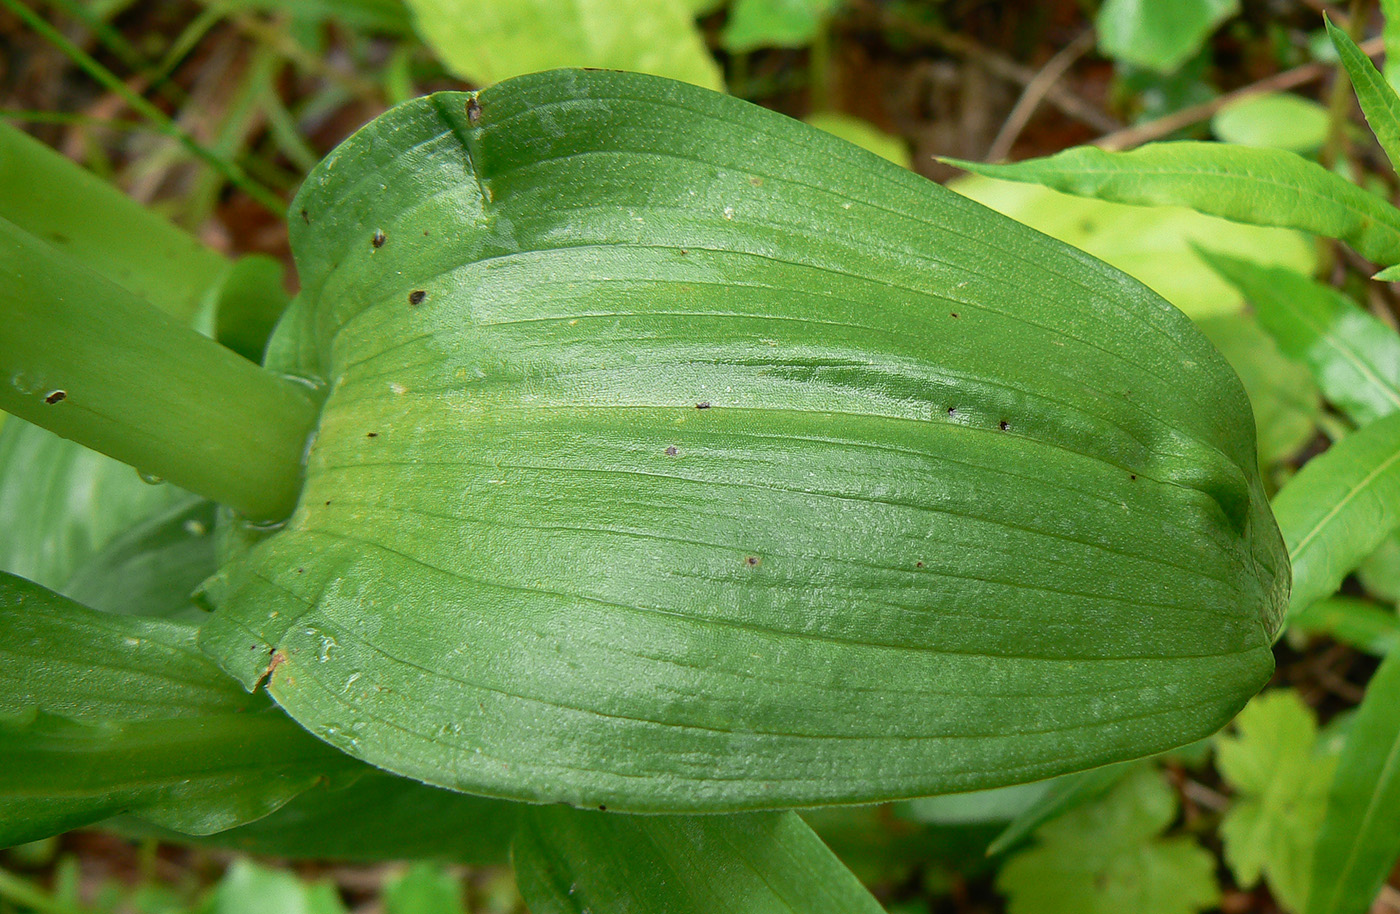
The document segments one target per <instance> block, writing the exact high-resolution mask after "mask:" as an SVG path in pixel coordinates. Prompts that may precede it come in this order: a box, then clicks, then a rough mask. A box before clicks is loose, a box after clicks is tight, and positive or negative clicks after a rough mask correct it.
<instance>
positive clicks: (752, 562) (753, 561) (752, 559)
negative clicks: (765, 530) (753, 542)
mask: <svg viewBox="0 0 1400 914" xmlns="http://www.w3.org/2000/svg"><path fill="white" fill-rule="evenodd" d="M762 561H763V559H761V558H759V557H758V556H756V555H751V556H749V557H748V558H746V559H744V564H745V565H748V566H749V567H750V568H754V567H756V566H757V565H758V564H759V563H760V562H762Z"/></svg>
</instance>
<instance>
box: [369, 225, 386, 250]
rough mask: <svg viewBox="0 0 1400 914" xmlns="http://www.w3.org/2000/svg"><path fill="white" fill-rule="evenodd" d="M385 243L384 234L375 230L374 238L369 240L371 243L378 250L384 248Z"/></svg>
mask: <svg viewBox="0 0 1400 914" xmlns="http://www.w3.org/2000/svg"><path fill="white" fill-rule="evenodd" d="M384 241H385V239H384V233H383V232H381V231H380V230H379V229H375V230H374V237H373V238H371V239H370V240H369V243H370V244H372V245H374V246H375V247H377V248H382V247H384Z"/></svg>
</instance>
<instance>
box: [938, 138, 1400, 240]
mask: <svg viewBox="0 0 1400 914" xmlns="http://www.w3.org/2000/svg"><path fill="white" fill-rule="evenodd" d="M948 161H949V162H951V163H952V164H954V165H957V166H959V167H961V168H966V169H967V170H968V171H971V172H976V173H977V174H982V175H987V176H989V177H993V178H1005V179H1006V180H1009V181H1030V182H1033V183H1037V184H1044V185H1046V186H1048V187H1052V188H1054V189H1055V190H1059V191H1064V192H1065V193H1068V194H1077V195H1079V196H1084V197H1098V198H1099V199H1102V200H1110V201H1113V202H1115V203H1131V204H1135V205H1140V206H1156V205H1162V204H1167V205H1174V206H1189V207H1191V208H1192V209H1194V210H1197V211H1199V212H1202V213H1206V214H1208V215H1212V216H1221V217H1223V218H1225V219H1231V220H1234V221H1236V222H1246V223H1249V224H1251V225H1272V226H1278V227H1281V228H1293V229H1301V230H1303V231H1307V232H1312V233H1314V234H1317V235H1326V236H1328V237H1329V238H1340V239H1341V240H1343V241H1345V242H1346V243H1347V244H1349V245H1351V246H1352V247H1353V248H1355V249H1356V250H1357V252H1358V253H1360V254H1361V255H1362V256H1363V257H1367V258H1369V259H1370V260H1373V261H1375V262H1376V263H1379V264H1382V265H1390V264H1394V263H1397V262H1400V210H1396V209H1395V207H1393V206H1391V205H1390V204H1388V203H1386V202H1385V201H1384V200H1382V199H1381V198H1380V197H1378V196H1376V195H1374V194H1372V193H1370V192H1368V191H1365V190H1362V189H1361V188H1359V187H1357V186H1356V185H1355V184H1352V183H1351V182H1350V181H1348V180H1346V179H1345V178H1343V177H1341V176H1340V175H1336V174H1333V173H1332V172H1330V171H1328V170H1327V169H1325V168H1323V167H1322V166H1321V165H1318V164H1317V163H1316V162H1310V161H1308V160H1307V159H1305V158H1303V157H1302V156H1300V155H1298V154H1296V153H1292V152H1287V151H1285V150H1282V149H1256V148H1252V147H1248V146H1229V145H1225V144H1222V143H1197V142H1188V141H1183V142H1174V143H1149V144H1147V145H1146V146H1143V147H1141V148H1139V149H1134V150H1133V151H1131V152H1106V151H1104V150H1102V149H1096V148H1094V147H1092V146H1077V147H1075V148H1074V149H1067V150H1065V151H1064V152H1061V153H1057V154H1055V155H1053V156H1049V157H1047V158H1043V159H1031V160H1028V161H1025V162H1017V163H1016V164H1014V165H985V164H982V163H979V162H964V161H960V160H953V159H949V160H948Z"/></svg>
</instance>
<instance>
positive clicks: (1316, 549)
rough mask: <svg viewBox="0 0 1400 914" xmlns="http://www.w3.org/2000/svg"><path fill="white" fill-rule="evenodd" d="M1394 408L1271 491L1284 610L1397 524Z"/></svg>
mask: <svg viewBox="0 0 1400 914" xmlns="http://www.w3.org/2000/svg"><path fill="white" fill-rule="evenodd" d="M1397 506H1400V413H1392V414H1390V415H1389V416H1385V417H1383V418H1381V419H1377V420H1376V421H1375V422H1372V423H1371V424H1369V425H1366V426H1363V427H1362V428H1361V429H1360V430H1358V431H1356V432H1353V433H1352V434H1350V435H1348V436H1347V437H1345V438H1343V439H1342V440H1341V441H1338V442H1337V443H1335V444H1333V445H1332V446H1331V447H1330V448H1328V449H1327V450H1326V451H1324V452H1323V453H1321V454H1319V455H1318V456H1316V457H1314V458H1313V459H1312V460H1309V461H1308V462H1307V463H1306V464H1304V465H1303V468H1302V469H1301V470H1299V471H1298V475H1296V476H1294V477H1293V478H1292V479H1290V480H1289V481H1288V483H1287V484H1286V485H1284V487H1283V488H1282V489H1280V490H1279V493H1278V495H1277V496H1276V497H1275V498H1274V516H1275V517H1276V518H1277V519H1278V524H1279V527H1280V529H1282V531H1283V538H1284V540H1285V542H1287V543H1288V554H1289V560H1290V562H1291V563H1292V566H1293V595H1292V600H1291V602H1290V610H1289V611H1290V612H1291V613H1296V612H1299V611H1301V610H1304V609H1306V608H1307V607H1308V606H1309V605H1311V604H1312V603H1313V602H1314V601H1317V600H1320V599H1322V598H1323V597H1326V596H1330V595H1331V594H1333V593H1336V591H1337V588H1338V587H1340V586H1341V583H1342V579H1343V578H1345V577H1346V576H1347V574H1348V573H1350V572H1351V570H1352V569H1354V568H1355V567H1356V566H1357V565H1359V564H1361V562H1362V560H1364V559H1365V558H1366V557H1367V556H1368V555H1370V554H1371V553H1372V552H1374V551H1375V550H1376V547H1377V546H1379V545H1380V544H1381V542H1382V541H1383V540H1384V539H1385V538H1386V537H1387V536H1389V535H1390V534H1391V533H1393V532H1394V531H1395V530H1396V529H1397V528H1400V511H1397Z"/></svg>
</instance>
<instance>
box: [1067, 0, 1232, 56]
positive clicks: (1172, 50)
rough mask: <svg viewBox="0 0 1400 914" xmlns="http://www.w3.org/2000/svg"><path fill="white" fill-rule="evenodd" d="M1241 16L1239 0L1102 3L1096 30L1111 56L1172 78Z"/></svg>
mask: <svg viewBox="0 0 1400 914" xmlns="http://www.w3.org/2000/svg"><path fill="white" fill-rule="evenodd" d="M1239 11H1240V0H1170V2H1167V3H1161V2H1156V0H1106V2H1105V3H1104V5H1103V6H1101V7H1099V13H1098V17H1097V18H1096V19H1095V20H1094V25H1095V27H1096V28H1097V29H1098V31H1099V50H1101V51H1103V52H1104V53H1105V54H1107V55H1108V56H1109V57H1112V58H1113V59H1114V60H1121V61H1123V62H1125V63H1131V64H1135V65H1137V66H1139V67H1146V68H1148V69H1150V70H1156V71H1157V72H1159V73H1171V72H1173V71H1175V70H1177V69H1179V68H1180V67H1181V65H1182V64H1184V63H1186V61H1187V60H1189V59H1190V58H1191V56H1192V55H1193V54H1195V53H1196V52H1197V51H1199V50H1200V49H1201V47H1202V45H1204V44H1205V42H1206V39H1207V38H1209V37H1210V33H1211V32H1213V31H1215V28H1216V26H1218V25H1220V23H1222V22H1224V21H1225V20H1226V19H1229V18H1230V17H1231V16H1233V15H1235V14H1236V13H1238V12H1239Z"/></svg>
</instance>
